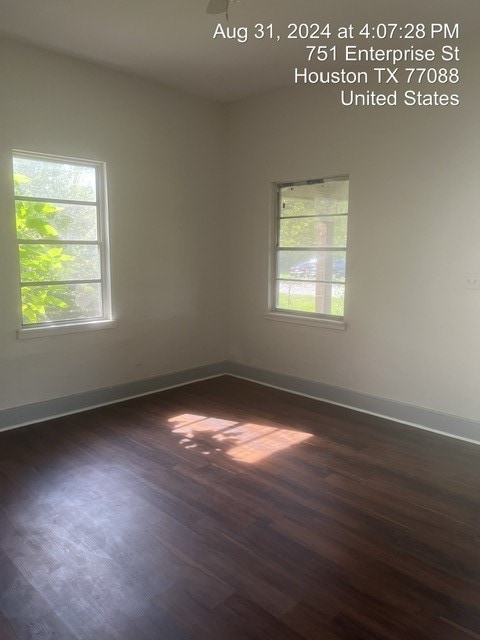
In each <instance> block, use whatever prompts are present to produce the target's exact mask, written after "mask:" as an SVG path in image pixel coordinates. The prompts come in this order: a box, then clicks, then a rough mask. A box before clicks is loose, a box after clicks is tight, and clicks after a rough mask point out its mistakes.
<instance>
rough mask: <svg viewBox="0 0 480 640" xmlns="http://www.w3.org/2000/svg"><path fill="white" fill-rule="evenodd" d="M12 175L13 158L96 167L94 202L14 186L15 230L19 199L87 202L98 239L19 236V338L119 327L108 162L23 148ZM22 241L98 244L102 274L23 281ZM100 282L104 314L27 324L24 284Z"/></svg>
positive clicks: (14, 152) (15, 151) (14, 153)
mask: <svg viewBox="0 0 480 640" xmlns="http://www.w3.org/2000/svg"><path fill="white" fill-rule="evenodd" d="M11 158H12V176H13V174H14V173H15V170H14V159H15V158H25V159H28V160H32V161H39V162H42V161H43V162H52V163H56V164H68V165H78V166H81V167H89V168H93V169H94V170H95V194H96V199H95V200H94V201H88V202H87V201H80V200H73V199H70V200H69V199H68V198H55V197H46V196H38V197H37V196H34V197H30V196H22V195H17V194H16V193H15V189H14V193H13V195H14V206H13V212H14V216H15V229H16V203H17V201H30V202H31V201H34V202H44V203H54V204H65V205H80V206H81V205H87V206H95V208H96V229H97V238H96V240H88V241H87V240H83V241H82V240H65V239H59V240H53V239H51V238H49V239H44V238H40V239H38V240H35V241H31V240H30V241H26V240H25V239H22V238H19V237H18V233H17V231H16V238H17V265H18V293H19V325H20V328H19V329H18V330H17V337H18V338H31V337H37V336H42V335H47V334H48V335H52V334H61V333H73V332H77V331H89V330H92V329H104V328H111V327H114V326H116V323H115V321H114V319H113V314H112V296H111V280H110V243H109V225H108V199H107V171H106V163H105V162H103V161H97V160H85V159H80V158H71V157H68V156H59V155H54V154H46V153H38V152H33V151H24V150H19V149H12V152H11ZM22 244H50V245H55V244H63V245H65V244H67V245H68V244H72V245H82V246H88V245H95V246H98V251H99V259H100V276H99V278H95V279H94V280H89V279H83V280H82V279H77V280H69V279H66V280H59V281H51V282H50V281H39V282H23V281H22V278H21V264H22V263H21V259H20V251H19V247H20V246H21V245H22ZM94 281H95V283H96V284H99V285H100V292H101V305H102V314H101V315H100V316H87V317H84V318H69V319H66V320H54V321H46V322H37V323H29V324H25V323H24V319H23V313H22V287H23V286H42V285H46V284H75V283H86V282H94Z"/></svg>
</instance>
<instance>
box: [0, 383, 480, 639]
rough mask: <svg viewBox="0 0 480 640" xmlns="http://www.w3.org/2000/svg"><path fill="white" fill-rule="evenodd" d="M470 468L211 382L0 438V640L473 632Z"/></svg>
mask: <svg viewBox="0 0 480 640" xmlns="http://www.w3.org/2000/svg"><path fill="white" fill-rule="evenodd" d="M479 462H480V447H478V446H476V445H471V444H468V443H463V442H458V441H455V440H451V439H448V438H444V437H442V436H437V435H434V434H430V433H427V432H423V431H420V430H416V429H412V428H408V427H404V426H400V425H396V424H393V423H389V422H388V421H384V420H381V419H378V418H374V417H371V416H366V415H362V414H356V413H354V412H352V411H349V410H347V409H342V408H339V407H334V406H329V405H326V404H322V403H319V402H316V401H314V400H310V399H308V398H302V397H298V396H294V395H290V394H286V393H283V392H281V391H277V390H274V389H268V388H266V387H262V386H259V385H255V384H253V383H249V382H246V381H243V380H238V379H234V378H232V377H228V376H225V377H222V378H217V379H213V380H208V381H204V382H199V383H196V384H192V385H188V386H185V387H181V388H178V389H174V390H169V391H166V392H163V393H158V394H155V395H152V396H148V397H144V398H139V399H136V400H131V401H128V402H124V403H122V404H118V405H112V406H108V407H104V408H101V409H96V410H93V411H89V412H86V413H83V414H77V415H73V416H69V417H65V418H61V419H57V420H52V421H50V422H45V423H42V424H39V425H32V426H31V427H26V428H23V429H18V430H15V431H9V432H4V433H1V434H0V638H1V640H13V639H19V640H26V639H27V638H28V639H30V638H32V639H37V638H38V639H41V640H45V639H55V640H56V639H59V640H74V639H84V640H114V639H115V640H118V639H121V640H124V639H131V640H149V639H154V640H216V639H220V640H230V639H232V640H246V639H247V638H248V639H250V638H251V639H255V640H301V639H302V638H304V639H305V638H306V639H309V640H317V639H318V640H339V639H348V640H378V639H388V640H409V639H412V640H417V639H429V640H470V639H471V638H480V464H479Z"/></svg>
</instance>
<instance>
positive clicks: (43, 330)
mask: <svg viewBox="0 0 480 640" xmlns="http://www.w3.org/2000/svg"><path fill="white" fill-rule="evenodd" d="M116 326H117V323H116V321H115V320H93V321H89V322H76V323H72V324H50V325H45V326H43V327H31V328H28V327H23V328H22V329H19V330H18V331H17V338H18V339H19V340H25V339H29V338H41V337H47V336H56V335H60V334H62V333H79V332H83V331H98V330H99V329H113V328H114V327H116Z"/></svg>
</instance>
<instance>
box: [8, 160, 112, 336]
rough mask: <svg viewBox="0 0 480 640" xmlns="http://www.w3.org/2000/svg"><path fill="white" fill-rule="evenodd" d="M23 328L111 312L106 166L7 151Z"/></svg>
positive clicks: (93, 319) (97, 318)
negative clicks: (9, 163) (11, 182)
mask: <svg viewBox="0 0 480 640" xmlns="http://www.w3.org/2000/svg"><path fill="white" fill-rule="evenodd" d="M13 178H14V192H15V218H16V227H17V239H18V255H19V263H20V293H21V303H22V328H23V329H28V330H32V329H34V328H38V329H46V328H48V327H50V328H52V327H71V326H72V325H80V324H82V325H86V324H90V323H92V324H93V323H98V322H101V321H106V320H110V319H111V310H110V294H109V281H108V244H107V219H106V184H105V166H104V164H103V163H99V162H88V161H83V160H74V159H70V158H60V157H53V156H45V155H39V154H33V153H24V152H14V154H13Z"/></svg>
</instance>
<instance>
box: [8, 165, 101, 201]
mask: <svg viewBox="0 0 480 640" xmlns="http://www.w3.org/2000/svg"><path fill="white" fill-rule="evenodd" d="M13 171H14V183H15V195H16V196H19V195H20V196H29V197H34V198H57V199H60V200H84V201H87V202H95V200H96V193H97V187H96V170H95V167H89V166H85V165H83V166H82V165H77V164H67V163H64V162H52V161H48V160H38V159H33V158H22V157H20V156H16V157H14V158H13Z"/></svg>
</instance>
